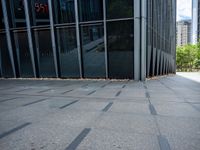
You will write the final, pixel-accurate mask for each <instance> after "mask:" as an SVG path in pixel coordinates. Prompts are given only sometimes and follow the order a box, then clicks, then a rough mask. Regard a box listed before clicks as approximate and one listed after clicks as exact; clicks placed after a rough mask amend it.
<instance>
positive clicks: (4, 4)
mask: <svg viewBox="0 0 200 150" xmlns="http://www.w3.org/2000/svg"><path fill="white" fill-rule="evenodd" d="M1 2H2V10H3V17H4V24H5V30H6V39H7V44H8V51H9V56H10V60H11V65H12V70H13V75H14V77H15V78H16V68H15V62H14V56H13V47H12V42H11V36H10V27H9V23H8V14H7V8H6V0H1Z"/></svg>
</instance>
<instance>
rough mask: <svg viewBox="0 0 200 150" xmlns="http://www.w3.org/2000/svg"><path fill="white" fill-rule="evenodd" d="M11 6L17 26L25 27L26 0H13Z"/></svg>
mask: <svg viewBox="0 0 200 150" xmlns="http://www.w3.org/2000/svg"><path fill="white" fill-rule="evenodd" d="M10 2H11V3H12V4H11V8H13V13H14V14H13V15H14V16H13V17H14V18H13V19H14V22H15V25H16V27H25V26H26V20H25V12H24V2H23V0H11V1H10Z"/></svg>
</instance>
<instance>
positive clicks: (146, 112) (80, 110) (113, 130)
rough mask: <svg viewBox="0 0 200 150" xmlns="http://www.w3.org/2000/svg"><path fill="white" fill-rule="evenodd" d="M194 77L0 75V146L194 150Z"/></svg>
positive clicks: (198, 143) (199, 99) (197, 113)
mask: <svg viewBox="0 0 200 150" xmlns="http://www.w3.org/2000/svg"><path fill="white" fill-rule="evenodd" d="M199 79H200V74H199V73H178V74H177V75H170V76H167V77H158V78H155V79H152V80H147V81H146V82H136V81H126V80H125V81H114V80H112V81H110V80H20V79H17V80H14V79H11V80H10V79H1V80H0V149H1V150H41V149H42V150H75V149H77V150H116V149H122V150H200V82H199Z"/></svg>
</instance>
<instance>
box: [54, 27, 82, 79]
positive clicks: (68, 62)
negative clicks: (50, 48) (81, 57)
mask: <svg viewBox="0 0 200 150" xmlns="http://www.w3.org/2000/svg"><path fill="white" fill-rule="evenodd" d="M57 37H58V38H57V40H58V41H57V42H58V50H59V56H60V70H61V77H80V72H79V61H78V50H77V44H76V30H75V27H62V28H57Z"/></svg>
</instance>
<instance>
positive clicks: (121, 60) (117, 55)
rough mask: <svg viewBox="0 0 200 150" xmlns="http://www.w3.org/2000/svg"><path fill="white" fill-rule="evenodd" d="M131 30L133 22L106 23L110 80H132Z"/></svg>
mask: <svg viewBox="0 0 200 150" xmlns="http://www.w3.org/2000/svg"><path fill="white" fill-rule="evenodd" d="M124 29H126V30H124ZM133 30H134V27H133V21H117V22H109V23H107V32H108V33H107V34H108V58H109V77H110V78H131V79H132V78H133V50H134V45H133V43H134V37H133V36H134V33H133Z"/></svg>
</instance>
